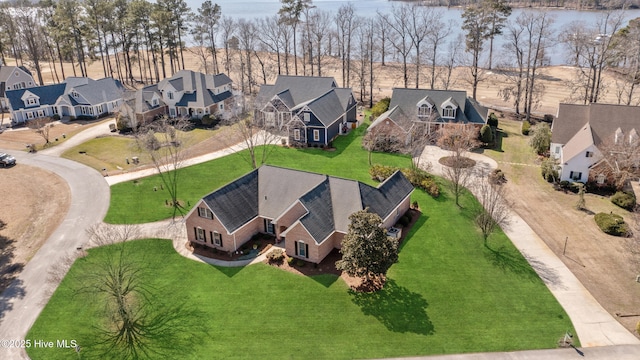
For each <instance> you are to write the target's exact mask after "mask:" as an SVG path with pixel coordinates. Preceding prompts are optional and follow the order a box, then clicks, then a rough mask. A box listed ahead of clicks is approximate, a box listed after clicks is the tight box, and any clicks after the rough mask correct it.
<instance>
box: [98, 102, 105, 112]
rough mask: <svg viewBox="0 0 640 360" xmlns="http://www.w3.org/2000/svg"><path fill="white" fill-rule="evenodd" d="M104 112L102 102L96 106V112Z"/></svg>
mask: <svg viewBox="0 0 640 360" xmlns="http://www.w3.org/2000/svg"><path fill="white" fill-rule="evenodd" d="M103 112H104V106H103V105H102V104H100V105H99V106H98V114H102V113H103Z"/></svg>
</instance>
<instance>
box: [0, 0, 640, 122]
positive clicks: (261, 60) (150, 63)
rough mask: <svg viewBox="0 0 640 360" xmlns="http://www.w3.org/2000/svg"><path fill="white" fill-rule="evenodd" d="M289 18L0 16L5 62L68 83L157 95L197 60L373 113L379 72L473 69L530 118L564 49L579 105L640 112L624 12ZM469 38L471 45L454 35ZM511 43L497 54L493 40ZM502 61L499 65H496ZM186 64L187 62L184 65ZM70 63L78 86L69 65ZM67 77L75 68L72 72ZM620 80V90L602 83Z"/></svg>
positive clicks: (285, 13)
mask: <svg viewBox="0 0 640 360" xmlns="http://www.w3.org/2000/svg"><path fill="white" fill-rule="evenodd" d="M280 2H281V5H282V6H281V9H280V10H279V12H278V13H277V14H272V15H268V16H265V17H263V18H258V19H252V20H248V19H243V18H240V19H233V18H231V17H228V16H224V15H223V13H222V8H221V7H220V6H219V5H217V4H215V3H213V2H212V1H211V0H206V1H204V2H203V3H202V5H201V6H200V7H199V8H198V9H197V10H196V11H194V12H192V11H191V9H189V7H188V6H187V5H186V2H185V1H184V0H158V1H157V2H155V3H152V2H149V1H147V0H58V1H54V0H43V1H40V2H39V3H37V4H35V3H31V2H29V1H28V0H18V1H17V2H16V3H14V4H11V5H10V4H8V3H2V4H0V60H1V61H2V63H4V64H6V63H7V61H6V59H7V58H12V59H15V61H16V63H17V64H18V65H26V66H28V67H29V68H31V69H33V70H34V71H35V75H36V77H37V81H38V82H39V83H40V84H43V83H44V81H43V78H42V65H43V64H48V68H49V69H51V71H52V73H53V74H52V77H53V78H54V79H55V80H56V81H58V82H60V81H62V80H64V79H65V78H66V77H67V76H71V75H73V76H87V66H88V65H89V64H92V63H94V62H98V63H100V64H101V68H102V75H104V76H105V77H113V78H116V79H119V80H120V81H122V82H123V83H124V84H126V85H128V86H130V87H136V86H137V85H139V84H152V83H157V82H158V81H160V80H161V79H163V78H166V77H168V76H171V75H173V74H174V73H175V72H177V71H179V70H181V69H185V67H186V65H185V57H186V58H187V59H196V60H197V62H198V64H199V67H200V70H201V71H204V72H205V73H219V72H225V73H227V74H228V75H230V76H231V75H232V74H233V77H234V78H235V79H237V80H236V83H237V85H238V86H239V87H240V90H241V91H242V92H243V93H245V94H252V93H255V92H256V91H257V89H258V85H259V84H261V83H267V81H268V80H271V79H270V78H271V77H272V75H274V74H286V75H307V76H322V75H324V74H326V73H327V72H329V71H334V72H335V71H337V72H338V73H339V74H341V75H342V76H341V79H340V81H341V84H340V85H341V86H343V87H352V88H354V91H355V93H356V96H357V98H358V99H359V100H360V102H361V103H364V104H366V103H368V105H369V106H371V105H372V104H373V92H374V87H376V84H377V81H378V80H379V79H378V76H379V71H377V70H376V69H378V68H379V66H387V65H388V64H389V63H391V62H393V63H397V64H399V68H400V70H399V72H398V79H399V84H398V86H403V87H405V88H408V87H415V88H419V87H422V88H426V87H428V88H431V89H449V88H450V87H451V86H452V85H453V81H454V79H453V76H452V74H453V70H454V68H456V67H460V66H462V67H465V68H466V69H468V71H467V72H466V74H467V75H466V76H465V80H466V81H468V84H469V85H470V87H471V89H472V97H473V98H475V97H476V95H477V94H476V92H477V88H478V85H479V84H480V83H481V82H482V81H484V80H485V79H486V78H487V77H488V76H489V75H490V74H493V72H491V73H490V72H489V71H488V70H494V71H497V72H498V73H500V74H501V75H503V76H504V77H505V78H506V79H507V82H506V85H504V86H503V87H502V88H501V89H500V95H501V96H502V97H503V99H504V100H506V101H510V102H512V104H513V106H514V108H515V111H516V112H517V113H518V114H523V115H524V116H526V117H529V116H530V114H531V112H532V111H533V110H534V109H535V108H536V107H537V106H538V103H539V99H540V95H541V94H542V92H543V91H544V88H543V87H542V85H541V84H540V82H539V76H540V68H542V67H543V66H545V65H546V64H548V62H549V59H548V57H547V55H546V50H547V49H548V48H549V47H550V46H552V45H553V44H554V43H556V42H557V41H562V42H564V43H565V44H566V46H565V47H566V48H567V49H570V51H569V54H570V55H569V59H566V60H568V61H570V63H571V64H572V65H575V66H576V72H577V76H576V77H575V78H576V80H575V84H571V85H572V86H571V88H572V89H573V91H574V92H573V93H572V94H571V100H573V101H576V102H584V103H589V102H598V101H601V99H602V97H603V95H604V94H605V93H606V92H608V91H615V94H616V96H617V98H618V102H619V103H625V104H635V103H637V102H638V99H637V96H636V94H635V90H636V89H635V88H636V85H637V83H638V81H640V72H639V70H640V69H639V65H638V64H639V62H640V61H639V60H640V50H638V49H640V27H639V24H638V21H636V20H634V21H631V22H630V23H629V24H628V25H626V24H624V21H623V20H624V17H623V15H624V14H623V13H622V12H602V14H601V16H600V18H599V21H598V22H596V23H593V24H587V23H585V22H581V21H579V20H578V21H575V22H573V23H571V24H570V26H569V28H567V29H563V30H562V31H561V32H560V33H557V32H556V31H555V30H554V29H553V27H552V24H553V22H554V18H553V16H552V15H550V14H549V13H547V12H544V11H539V12H523V13H521V14H520V15H519V16H518V17H517V18H515V19H513V18H511V7H510V5H509V4H510V3H509V2H507V1H505V0H482V1H479V2H474V3H472V4H469V5H468V6H467V7H466V9H465V11H464V13H463V14H462V18H461V24H457V23H455V22H453V21H451V22H445V21H443V20H442V18H443V16H442V10H439V9H436V8H433V7H428V6H421V5H419V4H418V3H398V4H394V5H393V7H392V9H391V11H388V12H385V13H382V12H378V13H377V14H376V16H373V17H362V16H359V15H358V14H357V12H356V10H355V8H354V7H353V5H352V4H350V3H345V4H343V5H341V6H340V7H339V8H338V10H337V11H336V12H335V13H333V12H327V11H323V10H319V9H317V8H316V7H315V6H314V5H313V2H312V0H280ZM457 26H461V28H462V30H463V36H462V37H457V38H454V36H453V31H452V29H453V28H455V27H457ZM498 36H501V37H503V43H504V46H503V47H502V49H496V48H495V46H494V39H495V38H496V37H498ZM498 52H500V53H501V54H502V55H503V56H500V57H499V58H498V59H497V60H496V59H495V58H496V56H495V55H494V54H495V53H498ZM185 53H186V54H185ZM65 63H71V65H72V69H73V70H72V71H73V73H72V74H69V73H68V70H67V72H65V67H64V66H63V64H65ZM67 69H68V68H67ZM608 70H612V71H614V72H615V75H616V76H615V77H614V78H615V83H611V82H607V81H604V80H603V74H604V73H605V72H606V71H608Z"/></svg>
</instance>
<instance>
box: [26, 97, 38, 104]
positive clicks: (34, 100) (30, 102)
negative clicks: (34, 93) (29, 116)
mask: <svg viewBox="0 0 640 360" xmlns="http://www.w3.org/2000/svg"><path fill="white" fill-rule="evenodd" d="M31 105H38V99H36V98H28V99H27V106H31Z"/></svg>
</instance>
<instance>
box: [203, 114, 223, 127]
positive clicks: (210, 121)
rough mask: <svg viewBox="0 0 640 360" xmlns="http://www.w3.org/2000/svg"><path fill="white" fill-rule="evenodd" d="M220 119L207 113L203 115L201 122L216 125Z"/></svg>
mask: <svg viewBox="0 0 640 360" xmlns="http://www.w3.org/2000/svg"><path fill="white" fill-rule="evenodd" d="M219 122H220V119H218V118H217V117H216V116H215V115H205V116H203V117H202V120H201V123H202V125H203V126H207V127H214V126H216V125H218V123H219Z"/></svg>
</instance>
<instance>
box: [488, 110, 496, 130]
mask: <svg viewBox="0 0 640 360" xmlns="http://www.w3.org/2000/svg"><path fill="white" fill-rule="evenodd" d="M487 125H489V126H491V127H492V128H497V127H498V117H497V116H496V114H495V113H491V114H489V118H488V119H487Z"/></svg>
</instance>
